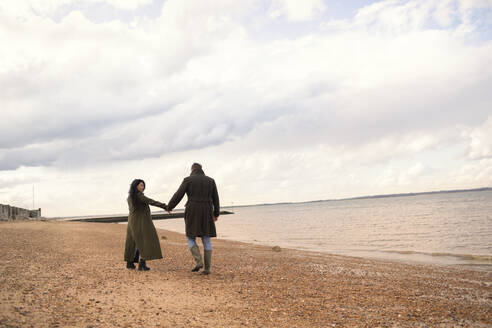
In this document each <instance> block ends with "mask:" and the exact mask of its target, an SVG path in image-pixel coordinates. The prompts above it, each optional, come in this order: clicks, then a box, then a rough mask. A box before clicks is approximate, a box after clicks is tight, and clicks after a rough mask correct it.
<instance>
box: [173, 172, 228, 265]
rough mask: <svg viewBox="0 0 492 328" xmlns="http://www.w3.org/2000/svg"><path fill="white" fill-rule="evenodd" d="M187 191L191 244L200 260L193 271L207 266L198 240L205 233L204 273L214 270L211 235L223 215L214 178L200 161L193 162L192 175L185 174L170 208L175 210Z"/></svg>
mask: <svg viewBox="0 0 492 328" xmlns="http://www.w3.org/2000/svg"><path fill="white" fill-rule="evenodd" d="M185 194H186V195H187V196H188V201H187V202H186V205H185V225H186V237H187V239H188V248H189V249H190V252H191V255H192V256H193V258H194V259H195V261H196V265H195V267H194V268H193V269H192V270H191V271H193V272H197V271H199V270H200V269H201V268H203V260H202V256H201V254H200V249H199V248H198V245H197V244H196V237H201V238H202V244H203V250H204V251H203V257H204V259H205V269H204V270H203V272H202V274H210V264H211V262H212V242H211V240H210V238H211V237H217V233H216V231H215V221H217V218H218V217H219V210H220V206H219V194H218V192H217V186H216V185H215V181H214V179H212V178H210V177H208V176H206V175H205V173H204V172H203V169H202V166H201V165H200V164H198V163H194V164H193V165H192V166H191V174H190V176H189V177H186V178H184V180H183V182H182V183H181V186H180V187H179V189H178V191H176V193H175V194H174V196H173V197H172V198H171V200H170V201H169V204H168V205H167V208H168V212H171V211H172V210H173V209H174V208H175V207H176V206H177V205H178V204H179V202H180V201H181V199H183V197H184V195H185Z"/></svg>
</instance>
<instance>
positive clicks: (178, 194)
mask: <svg viewBox="0 0 492 328" xmlns="http://www.w3.org/2000/svg"><path fill="white" fill-rule="evenodd" d="M187 187H188V181H187V179H183V182H181V186H179V189H178V191H176V192H175V193H174V195H173V197H172V198H171V200H170V201H169V203H168V204H167V211H169V212H170V211H172V210H173V209H174V208H175V207H176V206H177V205H178V204H179V202H180V201H181V200H182V199H183V197H184V195H185V193H186V188H187Z"/></svg>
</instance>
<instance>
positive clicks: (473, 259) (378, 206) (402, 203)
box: [154, 190, 492, 270]
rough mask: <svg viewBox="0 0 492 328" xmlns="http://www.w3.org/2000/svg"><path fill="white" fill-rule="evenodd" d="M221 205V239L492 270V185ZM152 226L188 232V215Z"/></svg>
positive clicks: (218, 222)
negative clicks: (410, 193)
mask: <svg viewBox="0 0 492 328" xmlns="http://www.w3.org/2000/svg"><path fill="white" fill-rule="evenodd" d="M183 202H184V201H183ZM224 209H226V210H229V211H233V212H234V214H233V215H223V216H221V217H219V220H218V221H217V222H216V227H217V234H218V236H217V237H218V238H223V239H231V240H237V241H243V242H249V243H255V244H263V245H271V246H280V247H284V248H295V249H303V250H309V251H317V252H326V253H332V254H341V255H349V256H358V257H367V258H382V259H390V260H398V261H406V262H426V263H435V264H452V265H465V266H468V267H475V268H478V269H486V270H492V191H490V190H487V191H473V192H457V193H438V194H420V195H415V196H398V197H385V198H365V199H351V200H336V201H319V202H310V203H296V204H275V205H258V206H246V207H234V208H230V207H229V208H224ZM154 224H155V225H156V227H157V228H162V229H167V230H172V231H177V232H184V221H183V219H175V220H159V221H157V220H156V221H154Z"/></svg>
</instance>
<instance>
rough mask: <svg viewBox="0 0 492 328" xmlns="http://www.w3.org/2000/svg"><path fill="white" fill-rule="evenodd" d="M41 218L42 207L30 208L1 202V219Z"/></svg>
mask: <svg viewBox="0 0 492 328" xmlns="http://www.w3.org/2000/svg"><path fill="white" fill-rule="evenodd" d="M39 218H41V209H40V208H39V209H37V210H28V209H25V208H20V207H15V206H10V205H2V204H0V221H8V220H26V219H39Z"/></svg>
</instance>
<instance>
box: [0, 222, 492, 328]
mask: <svg viewBox="0 0 492 328" xmlns="http://www.w3.org/2000/svg"><path fill="white" fill-rule="evenodd" d="M125 233H126V226H124V225H119V224H102V223H79V222H41V221H35V222H5V223H0V250H1V252H0V263H1V265H0V288H1V293H0V327H86V328H87V327H143V326H146V327H206V326H210V327H241V326H246V327H490V326H491V325H492V273H491V272H485V271H472V270H469V269H465V268H461V267H444V266H432V265H417V264H403V263H396V262H385V261H376V260H368V259H362V258H353V257H343V256H335V255H329V254H321V253H314V252H305V251H298V250H286V249H282V250H281V251H280V252H275V251H273V250H272V248H271V247H266V246H257V245H250V244H245V243H239V242H233V241H225V240H214V241H213V243H214V252H213V263H212V274H211V275H209V276H202V275H200V274H196V273H192V272H190V271H189V270H190V268H191V267H192V260H191V256H190V254H189V251H188V249H187V246H186V240H185V237H184V236H183V235H182V234H178V233H174V232H169V231H165V230H158V234H159V238H160V241H161V247H162V250H163V256H164V259H162V260H157V261H149V262H148V266H149V267H151V271H148V272H139V271H135V270H127V269H125V263H124V262H123V248H124V241H125Z"/></svg>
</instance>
